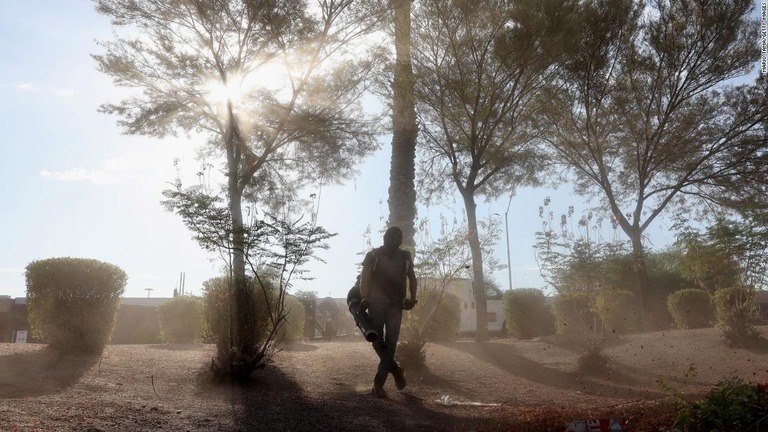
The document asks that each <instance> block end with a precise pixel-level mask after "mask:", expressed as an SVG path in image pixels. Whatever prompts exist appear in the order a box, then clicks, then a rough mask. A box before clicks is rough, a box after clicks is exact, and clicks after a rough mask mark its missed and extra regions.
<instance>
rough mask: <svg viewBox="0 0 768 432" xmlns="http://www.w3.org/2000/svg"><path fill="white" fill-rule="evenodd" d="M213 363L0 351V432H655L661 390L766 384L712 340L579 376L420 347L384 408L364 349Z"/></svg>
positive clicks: (642, 344)
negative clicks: (222, 374)
mask: <svg viewBox="0 0 768 432" xmlns="http://www.w3.org/2000/svg"><path fill="white" fill-rule="evenodd" d="M761 331H762V332H763V334H767V333H768V328H765V327H763V328H761ZM213 353H214V347H213V346H211V345H199V344H192V345H110V346H108V347H107V348H106V350H105V351H104V354H103V355H102V356H100V357H99V356H71V355H70V356H63V355H60V354H58V353H56V352H53V351H51V350H48V349H46V348H45V347H44V346H42V345H33V344H28V345H11V344H0V431H14V432H15V431H46V432H47V431H88V432H97V431H126V432H127V431H132V432H133V431H160V430H163V431H324V430H328V431H497V430H498V431H550V430H551V431H563V430H564V429H565V425H566V423H567V422H568V421H569V420H572V419H577V418H599V417H615V418H623V419H624V420H625V421H626V422H627V424H628V425H629V427H631V430H632V431H657V430H665V428H664V426H668V425H669V422H670V419H671V418H672V416H673V410H672V406H671V401H670V393H669V391H662V389H661V386H660V382H663V383H664V384H666V385H667V386H671V387H672V388H675V389H677V390H679V391H681V392H683V393H685V394H688V395H690V396H689V397H690V398H692V399H694V398H696V397H698V396H701V395H702V394H703V393H704V392H706V391H707V389H708V388H709V387H710V386H711V385H712V384H714V383H716V382H717V381H718V380H720V379H723V378H727V377H729V376H740V377H743V378H745V379H747V380H750V381H755V382H758V381H759V382H767V381H768V361H767V360H768V350H767V349H765V347H753V348H751V349H732V348H728V347H726V346H725V344H724V341H723V339H722V337H721V336H720V333H719V331H718V330H715V329H703V330H684V331H683V330H678V331H668V332H656V333H648V334H639V335H632V336H627V337H625V338H623V339H622V340H620V341H616V342H615V343H613V344H612V346H611V347H609V348H607V349H606V350H605V353H606V354H607V355H608V358H609V359H610V360H609V363H608V369H607V370H606V371H604V372H601V373H588V374H585V373H578V372H577V366H576V365H577V360H578V353H575V352H573V351H571V350H568V349H566V348H564V347H562V346H560V345H558V344H557V341H555V340H553V339H550V340H535V341H516V340H511V339H497V340H493V341H490V342H484V343H476V342H472V341H459V342H451V343H442V344H430V345H429V346H428V356H429V361H428V366H429V373H427V374H425V375H423V376H420V377H416V376H413V374H411V376H408V378H409V382H408V387H407V388H406V389H405V390H404V391H403V392H398V391H397V390H396V389H395V388H394V383H393V382H388V383H387V386H386V389H387V391H388V393H389V398H387V399H375V398H373V397H372V396H370V395H369V394H368V392H369V391H370V387H371V380H372V377H373V373H374V371H375V365H376V360H377V359H376V356H375V354H374V353H373V350H372V349H371V347H370V345H369V344H367V343H365V342H364V341H362V338H358V337H353V338H350V340H334V341H331V342H326V341H319V342H313V343H303V344H294V345H291V346H288V347H286V348H285V349H284V350H283V351H281V352H279V353H278V354H277V356H276V357H275V362H274V364H273V365H270V366H268V367H267V368H265V369H263V370H259V371H257V372H255V373H254V375H253V380H252V382H251V383H250V384H248V385H246V386H243V385H232V384H223V383H214V382H213V381H212V379H211V377H210V375H209V373H208V369H207V365H208V364H209V363H210V359H211V357H212V356H213ZM692 366H693V370H695V375H693V376H690V374H689V376H688V377H687V378H686V372H688V371H689V370H692V368H691V367H692ZM390 381H391V380H390Z"/></svg>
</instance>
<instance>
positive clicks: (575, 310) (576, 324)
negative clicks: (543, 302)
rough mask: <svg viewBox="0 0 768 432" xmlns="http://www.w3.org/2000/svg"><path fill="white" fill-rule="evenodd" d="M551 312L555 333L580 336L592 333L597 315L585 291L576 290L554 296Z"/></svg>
mask: <svg viewBox="0 0 768 432" xmlns="http://www.w3.org/2000/svg"><path fill="white" fill-rule="evenodd" d="M552 312H553V313H554V314H555V331H556V332H557V334H559V335H566V336H579V337H581V336H584V335H586V334H591V333H594V326H595V321H596V319H597V316H596V315H595V313H594V311H593V310H592V305H591V302H590V299H589V296H588V295H587V293H585V292H578V291H577V292H569V293H563V294H559V295H557V296H555V301H554V304H553V305H552Z"/></svg>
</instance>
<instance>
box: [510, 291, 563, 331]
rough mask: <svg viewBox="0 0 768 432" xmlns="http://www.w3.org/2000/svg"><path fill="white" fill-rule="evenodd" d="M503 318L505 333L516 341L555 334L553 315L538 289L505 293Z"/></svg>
mask: <svg viewBox="0 0 768 432" xmlns="http://www.w3.org/2000/svg"><path fill="white" fill-rule="evenodd" d="M504 318H505V321H506V330H507V332H508V333H509V334H510V335H512V336H514V337H516V338H518V339H532V338H535V337H538V336H546V335H551V334H553V333H554V332H555V315H554V314H553V313H552V307H551V306H548V305H547V304H546V298H545V297H544V293H543V292H542V291H541V290H540V289H536V288H519V289H514V290H510V291H507V292H505V293H504Z"/></svg>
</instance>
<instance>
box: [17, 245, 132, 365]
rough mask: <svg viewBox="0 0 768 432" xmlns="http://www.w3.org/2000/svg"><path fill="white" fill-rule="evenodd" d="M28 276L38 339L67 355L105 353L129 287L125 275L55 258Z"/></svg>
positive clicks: (33, 266) (35, 264)
mask: <svg viewBox="0 0 768 432" xmlns="http://www.w3.org/2000/svg"><path fill="white" fill-rule="evenodd" d="M25 276H26V283H27V302H28V304H27V315H28V317H29V322H30V325H31V327H32V331H33V332H34V333H35V334H36V335H39V336H40V337H41V338H42V340H44V341H45V342H47V343H48V345H49V346H50V347H51V348H55V349H58V350H62V351H66V352H83V353H99V352H101V351H103V349H104V346H105V345H106V344H107V342H109V339H110V337H111V336H112V332H113V331H114V328H115V321H116V317H117V310H118V308H119V307H120V296H121V295H122V294H123V290H124V289H125V284H126V282H127V281H128V276H127V275H126V274H125V272H124V271H123V270H121V269H120V268H119V267H117V266H115V265H113V264H109V263H105V262H101V261H97V260H94V259H85V258H50V259H44V260H37V261H32V262H31V263H29V265H27V269H26V274H25Z"/></svg>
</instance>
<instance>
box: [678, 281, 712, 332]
mask: <svg viewBox="0 0 768 432" xmlns="http://www.w3.org/2000/svg"><path fill="white" fill-rule="evenodd" d="M667 307H668V308H669V313H670V314H671V315H672V319H673V320H674V321H675V327H677V328H679V329H695V328H706V327H710V326H711V325H712V322H713V321H714V319H715V305H714V303H713V301H712V295H711V294H709V292H707V291H705V290H702V289H696V288H688V289H682V290H679V291H675V292H673V293H672V294H670V295H669V297H668V298H667Z"/></svg>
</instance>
